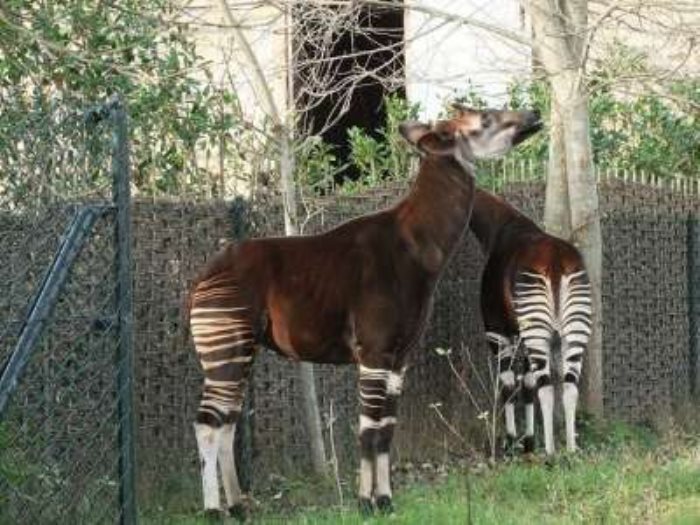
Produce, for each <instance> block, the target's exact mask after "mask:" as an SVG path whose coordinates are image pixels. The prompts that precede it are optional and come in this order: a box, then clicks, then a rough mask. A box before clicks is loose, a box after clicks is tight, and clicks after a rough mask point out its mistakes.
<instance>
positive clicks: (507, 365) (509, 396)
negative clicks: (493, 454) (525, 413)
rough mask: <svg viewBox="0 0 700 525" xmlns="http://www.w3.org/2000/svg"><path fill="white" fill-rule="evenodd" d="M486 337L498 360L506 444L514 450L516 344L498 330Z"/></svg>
mask: <svg viewBox="0 0 700 525" xmlns="http://www.w3.org/2000/svg"><path fill="white" fill-rule="evenodd" d="M486 338H487V340H488V342H489V345H490V346H491V349H492V350H493V352H494V355H495V356H496V360H497V362H498V381H499V383H500V397H501V403H502V404H503V412H504V416H505V424H506V445H505V448H506V450H507V451H508V452H512V451H513V449H514V447H515V444H516V443H517V440H518V437H517V436H518V434H517V428H516V425H515V392H516V381H515V370H514V369H513V365H514V359H515V348H516V347H515V345H514V344H513V343H512V341H511V339H510V338H508V337H506V336H504V335H501V334H498V333H496V332H486Z"/></svg>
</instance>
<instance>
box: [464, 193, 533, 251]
mask: <svg viewBox="0 0 700 525" xmlns="http://www.w3.org/2000/svg"><path fill="white" fill-rule="evenodd" d="M519 220H528V219H527V218H526V217H525V216H524V215H522V214H521V213H520V212H519V211H518V210H516V209H515V208H513V207H512V206H510V205H509V204H507V203H505V202H504V201H503V200H502V199H501V198H500V197H497V196H495V195H492V194H490V193H488V192H486V191H483V190H480V189H478V188H477V189H476V190H475V192H474V208H473V210H472V216H471V220H470V221H469V229H470V230H471V231H472V232H473V233H474V235H475V236H476V238H477V240H478V241H479V244H480V245H481V249H482V250H483V251H484V254H485V255H489V254H490V253H491V252H492V251H493V248H494V245H495V243H496V239H497V237H498V235H499V233H500V232H501V231H502V230H503V228H504V226H505V225H506V224H508V223H511V222H515V221H519ZM528 221H529V220H528Z"/></svg>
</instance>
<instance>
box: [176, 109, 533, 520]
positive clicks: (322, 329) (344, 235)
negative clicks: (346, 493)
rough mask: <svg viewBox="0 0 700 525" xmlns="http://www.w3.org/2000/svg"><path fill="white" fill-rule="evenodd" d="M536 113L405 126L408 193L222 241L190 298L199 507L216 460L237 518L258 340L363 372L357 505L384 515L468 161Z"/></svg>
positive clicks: (465, 207)
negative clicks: (198, 394)
mask: <svg viewBox="0 0 700 525" xmlns="http://www.w3.org/2000/svg"><path fill="white" fill-rule="evenodd" d="M540 127H541V124H540V119H539V115H538V114H537V113H534V112H529V111H522V112H513V111H474V110H469V109H466V108H458V109H457V115H456V116H455V118H453V119H451V120H444V121H439V122H437V123H435V124H434V125H428V124H421V123H417V122H406V123H404V124H402V125H401V128H400V131H401V134H402V135H403V136H404V137H405V138H406V139H407V140H408V142H409V143H411V144H413V145H414V146H415V147H416V148H417V149H418V150H419V152H421V155H422V159H421V161H420V167H419V171H418V175H417V178H416V180H415V182H414V183H413V186H412V189H411V190H410V192H409V194H408V195H407V196H406V197H405V198H403V200H401V201H400V202H399V203H398V204H396V205H395V206H393V207H392V208H389V209H387V210H384V211H380V212H378V213H372V214H368V215H364V216H362V217H359V218H356V219H353V220H351V221H348V222H346V223H344V224H342V225H340V226H338V227H337V228H334V229H332V230H330V231H328V232H326V233H323V234H320V235H309V236H300V237H284V238H267V239H252V240H248V241H245V242H241V243H238V244H229V245H228V246H226V247H225V248H224V249H223V250H222V251H220V252H219V253H218V254H217V255H216V256H215V257H214V258H213V259H212V260H211V261H210V262H209V264H208V265H207V266H206V268H205V269H204V271H203V272H202V273H201V275H200V276H199V277H198V278H197V279H196V280H195V282H194V283H193V286H192V289H191V293H190V296H189V308H190V310H189V317H190V327H191V332H192V335H193V339H194V343H195V346H196V350H197V354H198V356H199V360H200V362H201V365H202V368H203V369H204V376H205V379H204V392H203V394H202V399H201V402H200V405H199V410H198V412H197V419H196V423H195V434H196V438H197V445H198V448H199V455H200V458H201V462H202V484H203V491H204V507H205V510H211V511H214V513H217V512H218V509H219V486H218V478H217V468H216V465H217V461H218V463H219V465H220V468H221V475H222V478H223V485H224V490H225V493H226V500H227V504H228V507H229V512H230V513H231V514H232V515H236V516H239V517H241V516H242V515H244V508H243V505H242V498H241V492H240V488H239V484H238V478H237V476H236V469H235V465H234V455H233V439H234V434H235V429H236V421H237V420H238V416H239V413H240V410H241V403H242V401H243V396H244V393H245V386H246V382H247V378H248V375H249V373H250V368H251V364H252V362H253V357H254V353H255V350H256V348H257V347H258V346H266V347H269V348H272V349H274V350H275V351H277V352H278V353H280V354H282V355H283V356H285V357H287V358H289V359H292V360H297V361H298V360H302V361H310V362H314V363H336V364H354V365H356V366H357V367H358V369H359V395H360V404H361V407H360V413H361V415H360V428H359V446H360V454H361V463H360V488H359V499H360V508H361V510H362V511H363V512H371V511H372V510H373V502H372V498H373V497H374V503H375V504H376V506H377V507H378V509H380V510H381V511H384V512H390V511H391V510H392V502H391V487H390V482H389V472H390V469H389V448H390V445H391V440H392V436H393V433H394V426H395V424H396V406H397V401H398V398H399V396H400V394H401V390H402V383H403V376H404V372H405V369H406V358H407V356H408V354H409V352H410V351H411V350H413V348H415V347H416V346H418V345H419V343H420V340H421V336H422V335H423V333H424V332H425V328H426V324H427V320H428V317H429V313H430V309H431V303H432V297H433V293H434V291H435V286H436V284H437V282H438V279H439V278H440V275H441V274H442V272H443V269H444V268H445V265H446V264H447V261H448V259H449V257H450V254H451V253H452V252H453V251H454V249H455V247H456V246H457V244H458V242H459V240H460V239H461V238H462V235H463V233H464V231H465V230H466V227H467V223H468V221H469V216H470V214H471V210H472V203H473V200H474V166H473V161H474V159H477V158H481V157H493V156H497V155H502V154H504V153H506V152H507V151H508V150H510V149H511V148H512V147H513V146H514V145H515V144H517V143H519V142H521V141H522V140H524V139H525V138H527V137H528V136H530V135H532V134H533V133H534V132H536V131H537V130H538V129H540Z"/></svg>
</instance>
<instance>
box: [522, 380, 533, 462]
mask: <svg viewBox="0 0 700 525" xmlns="http://www.w3.org/2000/svg"><path fill="white" fill-rule="evenodd" d="M536 387H537V385H536V383H535V376H534V374H533V373H532V371H530V370H528V371H526V372H525V374H524V375H523V395H522V397H523V404H524V405H525V435H524V436H523V452H524V453H525V454H532V453H533V452H534V451H535V393H536V392H537V388H536Z"/></svg>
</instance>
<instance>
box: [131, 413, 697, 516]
mask: <svg viewBox="0 0 700 525" xmlns="http://www.w3.org/2000/svg"><path fill="white" fill-rule="evenodd" d="M603 434H604V435H605V436H606V437H605V438H604V439H602V440H597V441H596V443H595V444H593V443H589V447H588V449H587V450H586V451H584V452H581V453H578V454H575V455H567V454H563V455H559V456H558V457H557V458H556V460H555V461H554V462H553V463H552V464H547V463H546V462H544V461H543V460H542V459H541V458H535V459H534V460H529V461H528V460H524V459H519V460H515V461H511V462H507V463H500V464H497V465H496V466H494V467H488V466H486V465H484V464H481V465H479V466H476V467H472V469H471V472H467V471H465V470H463V471H452V472H451V473H450V474H449V475H448V476H447V477H446V478H445V479H444V480H443V481H441V482H438V483H432V484H430V483H420V484H414V485H412V486H402V487H399V489H398V490H397V493H396V497H395V505H396V509H397V512H396V513H395V514H394V515H393V516H389V517H374V518H371V519H369V520H362V519H361V517H360V516H359V515H358V514H357V512H356V511H355V507H354V500H353V501H351V502H350V504H346V505H345V506H344V507H339V506H337V505H335V506H333V505H328V506H327V507H326V508H325V509H324V508H319V506H318V504H317V505H316V507H315V508H312V509H309V508H308V507H302V508H298V507H297V508H296V509H290V510H286V511H284V512H283V511H280V509H279V508H275V505H274V504H272V502H268V503H266V502H264V501H263V502H262V503H261V504H260V505H258V506H257V507H256V509H255V510H254V512H253V515H252V516H251V517H252V521H253V522H254V523H285V524H292V525H302V524H319V525H323V524H329V525H330V524H347V525H354V524H360V523H369V524H382V523H387V524H404V523H405V524H426V523H427V524H436V525H437V524H441V525H442V524H453V523H454V524H465V523H468V522H469V518H470V517H471V522H472V523H475V524H479V525H481V524H498V525H508V524H522V523H538V524H544V525H546V524H557V525H560V524H562V525H566V524H588V523H605V524H608V523H609V524H617V523H620V524H628V523H634V524H637V523H643V524H657V523H658V524H664V525H666V524H671V525H690V524H698V523H700V440H698V437H697V434H695V435H688V434H682V435H681V434H679V435H675V436H670V437H666V438H664V439H661V438H657V437H656V436H654V435H653V434H651V433H650V432H648V431H645V430H639V429H635V428H634V427H628V426H618V427H611V428H610V429H609V430H608V431H607V433H603ZM328 490H329V489H328V487H320V486H316V485H314V484H313V483H309V482H306V483H300V484H292V486H291V488H290V489H289V491H288V493H287V494H286V495H285V498H286V499H288V500H290V501H296V502H307V503H308V502H309V501H313V498H314V495H319V494H320V493H322V492H323V493H326V492H327V491H328ZM319 497H320V496H319ZM142 522H144V523H173V524H175V523H177V524H186V525H195V524H199V523H202V524H203V523H207V522H206V521H205V520H204V519H202V518H198V517H193V516H192V514H190V515H189V516H187V515H184V514H181V515H172V514H171V515H163V514H161V515H159V516H152V517H150V519H144V520H142ZM231 523H232V521H231Z"/></svg>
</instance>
